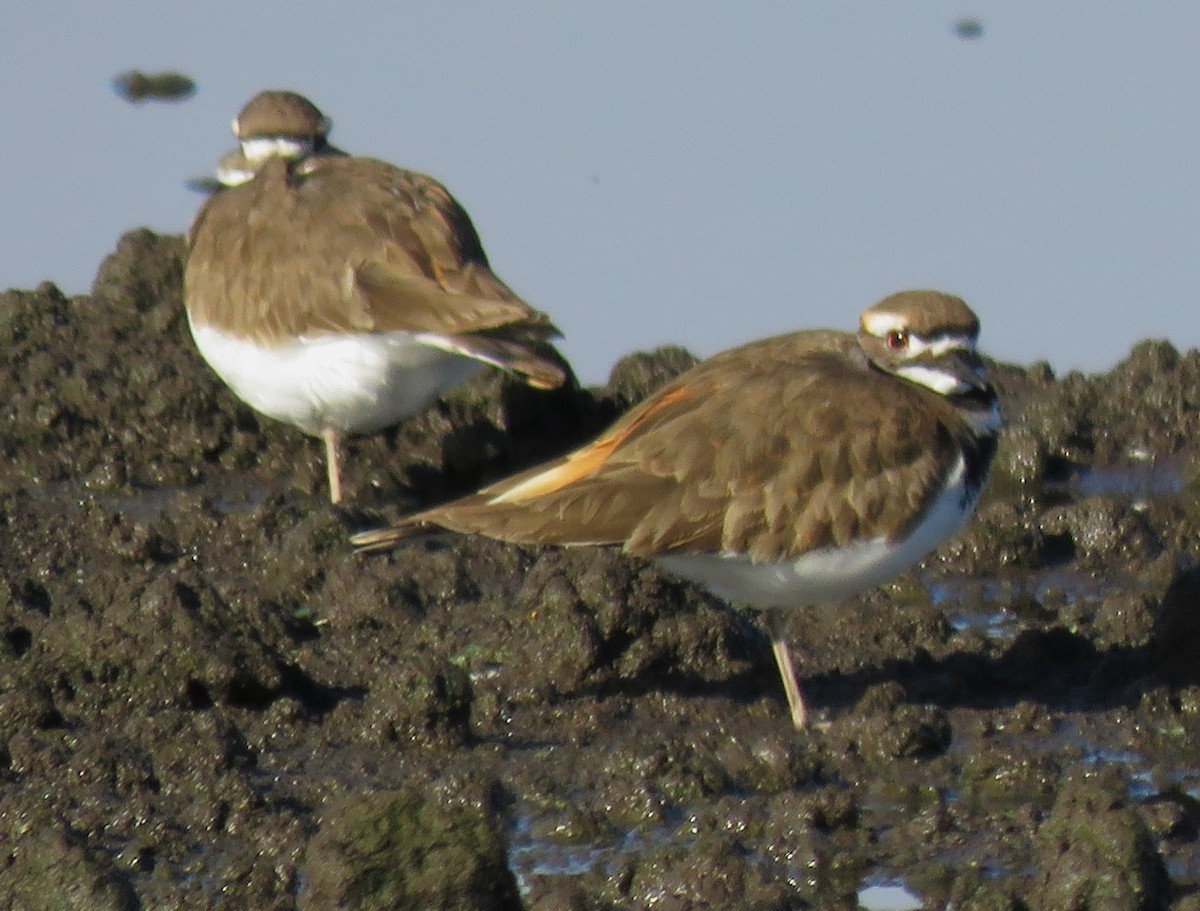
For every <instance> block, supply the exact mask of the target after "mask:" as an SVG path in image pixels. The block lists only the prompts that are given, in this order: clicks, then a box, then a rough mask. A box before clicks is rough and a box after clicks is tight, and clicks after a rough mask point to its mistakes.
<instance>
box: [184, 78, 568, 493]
mask: <svg viewBox="0 0 1200 911" xmlns="http://www.w3.org/2000/svg"><path fill="white" fill-rule="evenodd" d="M276 94H278V93H276ZM262 97H263V96H261V95H260V96H258V98H257V99H255V101H257V100H259V99H261V98H262ZM287 97H288V98H291V97H292V96H287ZM254 104H255V102H253V101H252V102H251V104H250V105H247V107H246V109H245V110H243V112H242V113H241V114H240V115H239V116H238V119H237V120H236V121H235V122H234V131H235V132H236V133H238V135H239V138H241V139H242V143H243V150H246V152H247V154H246V157H247V158H248V159H250V160H251V166H252V167H253V168H254V169H255V170H256V172H257V173H256V176H255V177H254V179H252V180H249V181H247V182H244V183H241V184H239V185H236V186H231V187H228V188H227V189H223V190H222V191H221V192H219V193H216V194H214V195H213V196H212V197H211V198H210V199H209V200H208V201H207V202H206V203H205V204H204V206H203V207H202V208H201V209H200V212H199V213H198V214H197V215H196V218H195V221H194V222H193V224H192V227H191V230H190V231H189V235H188V237H189V253H188V259H187V267H186V270H185V274H184V302H185V304H186V306H187V313H188V321H189V324H190V326H191V329H192V336H193V338H194V339H195V341H196V346H197V347H198V348H199V349H200V353H201V355H202V356H203V357H204V359H205V360H206V361H208V363H209V364H210V365H211V366H212V367H213V369H214V370H216V372H217V373H218V374H219V375H220V377H221V378H222V379H223V380H224V381H225V382H226V383H227V384H229V386H230V387H231V388H232V389H233V391H234V393H235V394H236V395H237V396H238V397H239V398H241V399H242V400H243V401H244V402H246V403H247V404H248V405H250V406H251V407H252V408H254V409H256V410H257V411H260V412H262V413H263V414H265V415H267V416H269V417H272V418H275V419H277V420H280V421H285V422H288V423H291V424H294V425H296V426H297V427H299V428H300V429H302V430H304V431H305V432H307V433H310V434H313V435H315V436H320V437H322V438H323V439H324V441H325V447H326V459H327V465H328V470H329V490H330V497H331V499H332V500H333V502H335V503H337V502H340V501H341V499H342V490H341V480H340V478H341V475H340V471H339V467H338V454H337V441H338V438H339V436H341V435H343V434H361V433H371V432H374V431H376V430H380V429H382V428H384V427H387V426H389V425H391V424H394V423H396V422H398V421H399V420H400V419H402V418H404V417H406V416H408V415H410V414H413V413H414V412H416V411H419V410H421V409H422V408H424V407H426V406H427V405H429V404H430V403H432V402H433V400H434V399H436V398H437V397H438V396H439V395H440V394H441V393H442V392H444V391H446V390H447V389H449V388H450V387H452V386H455V385H457V384H458V383H460V382H462V381H464V380H466V379H467V378H469V377H470V376H472V375H473V374H474V373H476V372H477V371H478V370H479V369H481V368H482V366H483V365H484V364H492V365H494V366H497V367H500V368H503V369H505V370H509V371H511V372H513V373H515V374H518V375H520V376H521V377H522V378H523V379H525V381H526V382H528V383H529V384H530V385H532V386H534V387H537V388H542V389H549V388H554V387H557V386H559V385H561V384H562V383H563V382H564V381H565V380H566V379H567V375H568V372H567V369H566V368H565V366H564V364H563V362H562V361H561V360H559V359H557V355H556V353H555V352H554V350H553V349H552V348H550V346H549V345H548V340H549V339H550V338H552V337H554V336H556V335H557V334H558V333H557V330H556V329H555V328H554V326H553V325H551V323H550V322H549V320H548V319H547V318H546V316H545V315H543V314H541V313H539V312H537V311H536V310H534V309H532V308H531V307H530V306H529V305H528V304H526V303H525V302H524V301H522V300H521V299H520V298H518V297H517V296H516V294H514V293H513V292H512V291H511V290H509V288H508V287H507V286H506V285H505V284H504V283H503V282H502V281H500V279H499V278H497V277H496V276H495V275H494V274H493V273H492V271H491V269H490V268H489V267H488V261H487V257H486V256H485V254H484V251H483V247H482V245H481V244H480V241H479V237H478V235H477V234H476V233H475V229H474V227H472V225H471V220H470V218H469V217H468V215H467V213H466V212H465V211H464V210H463V208H462V206H460V205H459V204H458V202H456V201H455V199H454V198H453V197H452V196H451V195H450V193H449V192H448V191H447V190H446V188H445V187H443V186H442V185H441V184H440V183H438V182H437V181H436V180H434V179H433V178H431V177H427V176H425V175H423V174H417V173H415V172H412V171H405V170H401V169H400V168H396V167H393V166H392V165H390V164H387V163H385V162H382V161H377V160H375V159H371V158H358V157H351V156H346V155H332V154H321V155H305V154H304V152H303V149H302V148H298V147H296V146H288V145H286V144H283V143H282V140H280V141H279V142H275V144H274V145H269V146H266V148H270V149H273V150H274V151H273V152H268V153H265V154H263V155H262V157H261V158H260V159H259V160H258V161H257V163H255V161H254V159H253V155H252V154H251V151H252V150H254V149H258V151H259V152H261V151H262V148H263V147H255V146H253V145H248V142H249V143H253V142H254V141H255V139H256V138H261V137H262V136H263V135H264V134H263V132H262V130H263V129H265V127H259V126H257V125H256V124H258V123H260V122H261V121H260V120H258V119H254V120H252V119H251V118H250V117H249V113H255V114H256V115H257V113H258V109H257V108H255V107H254ZM313 110H314V111H315V110H316V109H315V108H313ZM318 113H319V112H318ZM320 123H321V124H324V125H325V126H327V121H321V122H320ZM272 129H276V130H278V124H277V123H275V124H274V125H273V126H272ZM272 135H274V136H276V138H277V139H278V137H279V136H280V135H281V134H279V133H278V132H276V133H273V134H272ZM309 135H311V136H319V135H323V134H322V132H321V131H320V130H317V131H315V132H312V133H310V134H309Z"/></svg>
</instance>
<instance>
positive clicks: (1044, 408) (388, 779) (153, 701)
mask: <svg viewBox="0 0 1200 911" xmlns="http://www.w3.org/2000/svg"><path fill="white" fill-rule="evenodd" d="M181 256H182V244H181V242H180V240H179V238H173V237H156V236H155V235H153V234H151V233H150V232H147V231H136V232H132V233H131V234H129V235H127V236H126V237H124V238H122V240H121V242H120V244H119V245H118V247H117V250H116V251H115V252H114V253H113V254H112V256H110V257H109V258H108V260H106V262H105V263H104V265H103V266H102V268H101V270H100V273H99V275H98V276H97V279H96V283H95V286H94V288H93V293H92V294H91V295H88V296H81V297H76V298H66V297H64V296H63V295H62V294H61V293H60V292H59V291H58V290H57V289H56V288H54V287H53V286H51V285H43V286H42V287H39V288H38V289H36V290H34V291H9V292H7V293H5V294H3V295H0V346H2V349H3V351H4V352H5V357H4V358H3V361H2V362H0V386H2V391H3V400H4V401H5V403H6V408H5V423H4V430H3V433H2V434H0V448H2V451H3V457H4V458H3V461H2V465H3V468H2V469H0V517H2V518H3V522H4V525H5V530H6V535H5V540H4V544H3V545H0V909H4V908H14V909H15V908H54V907H72V908H84V909H92V908H95V909H133V908H150V907H153V908H162V909H169V908H179V909H184V908H187V909H198V908H231V909H232V908H239V909H240V908H256V909H272V908H277V909H293V908H316V907H322V908H324V907H354V908H373V907H380V908H383V907H387V908H407V907H413V908H418V907H419V908H464V909H465V908H480V909H485V908H486V909H500V908H517V907H528V908H538V909H551V908H554V909H560V908H574V909H639V908H651V907H654V908H727V907H733V906H737V907H741V908H752V909H759V908H761V909H782V908H798V907H813V906H820V907H837V906H842V907H853V905H854V902H855V900H856V896H857V895H859V894H860V893H861V892H862V890H863V889H864V887H866V886H877V887H882V888H896V889H898V888H901V886H902V887H903V888H904V889H907V890H909V891H910V892H913V893H915V894H916V895H919V896H920V897H921V899H922V900H923V901H924V902H925V903H926V906H929V907H945V906H946V905H947V904H951V905H953V906H954V907H957V908H985V907H986V908H1012V909H1018V908H1026V907H1029V908H1042V907H1045V908H1055V907H1071V908H1101V907H1104V908H1126V907H1128V908H1154V907H1167V906H1168V905H1170V906H1172V907H1177V908H1180V909H1183V908H1191V907H1194V906H1195V905H1194V902H1195V897H1196V895H1197V894H1200V893H1198V891H1197V890H1198V887H1200V851H1197V834H1198V832H1200V809H1198V807H1200V804H1198V803H1197V800H1198V799H1200V760H1198V759H1197V757H1198V756H1200V721H1198V719H1197V712H1198V711H1200V683H1198V682H1197V681H1200V674H1197V673H1196V672H1195V671H1194V670H1193V669H1191V668H1190V667H1189V665H1188V663H1187V662H1188V656H1189V655H1192V656H1195V655H1197V654H1200V641H1197V638H1198V636H1200V633H1198V630H1200V624H1198V623H1197V622H1196V619H1195V617H1196V616H1197V615H1198V612H1200V603H1197V601H1196V597H1195V595H1196V582H1195V572H1194V571H1193V570H1192V565H1193V561H1192V552H1193V551H1194V550H1195V546H1196V545H1195V528H1196V527H1197V502H1198V501H1197V490H1198V489H1200V488H1197V485H1196V477H1197V467H1198V466H1200V460H1198V459H1200V447H1198V446H1197V444H1196V442H1195V441H1196V440H1197V433H1198V431H1200V382H1198V381H1200V355H1198V354H1197V353H1196V352H1194V351H1192V352H1187V353H1185V354H1181V353H1179V352H1177V351H1175V350H1174V349H1173V348H1171V347H1170V346H1169V345H1166V344H1164V343H1157V342H1144V343H1141V344H1139V345H1138V346H1136V347H1135V348H1134V350H1133V351H1132V353H1131V354H1130V356H1129V358H1128V359H1127V360H1126V361H1125V362H1123V363H1122V364H1120V365H1118V366H1117V367H1116V368H1114V370H1113V371H1111V372H1110V373H1108V374H1106V375H1103V376H1095V377H1085V376H1081V375H1077V374H1072V375H1070V376H1067V377H1065V378H1063V379H1061V380H1059V379H1057V378H1055V377H1054V375H1053V373H1052V371H1051V370H1050V369H1049V368H1048V367H1046V366H1045V365H1035V366H1034V367H1031V368H1029V369H1020V368H1016V367H1010V366H1004V365H997V368H996V370H997V377H998V381H999V385H1000V387H1001V389H1002V392H1003V394H1004V400H1005V409H1006V413H1007V415H1008V417H1009V431H1008V433H1007V434H1006V436H1005V438H1004V441H1003V444H1002V448H1001V453H1000V456H999V461H998V467H997V470H996V473H995V476H994V478H993V480H992V483H991V485H990V487H989V490H988V492H987V494H986V496H985V501H984V503H983V504H982V505H981V508H980V511H979V516H978V517H977V519H976V520H975V521H973V522H972V524H971V525H970V526H969V527H968V529H967V530H966V531H965V532H964V533H963V534H962V535H961V536H960V537H959V538H957V539H956V540H955V541H953V542H951V543H949V544H948V545H947V546H945V547H944V548H942V550H941V551H939V552H938V553H937V554H936V555H934V556H932V557H931V558H930V559H929V560H927V561H926V563H925V565H924V566H923V567H922V568H921V569H920V570H919V571H918V572H914V573H911V574H909V575H908V576H906V577H904V578H903V579H901V580H899V581H898V582H896V583H895V584H893V585H891V586H889V587H887V588H886V589H885V590H882V591H878V592H874V593H872V594H869V595H866V596H863V597H862V598H859V599H855V600H853V601H851V602H848V603H846V604H841V605H829V606H825V607H821V608H817V609H812V610H808V611H802V612H801V611H798V612H795V613H794V614H792V615H791V616H790V618H789V622H790V632H791V636H792V640H793V642H794V643H795V648H796V651H797V653H798V655H799V656H800V657H801V662H802V673H803V675H804V677H805V688H806V693H807V695H808V698H809V700H810V704H811V705H812V706H813V708H814V709H815V710H816V712H817V714H818V716H819V717H821V718H824V719H827V723H826V724H824V725H823V726H822V727H820V728H818V729H817V730H814V731H812V732H811V733H806V734H803V735H797V734H796V733H795V732H794V731H793V730H792V729H791V727H790V723H789V721H788V719H787V716H786V711H785V708H784V706H783V704H782V696H781V694H780V693H779V692H778V689H779V688H778V680H777V676H776V674H775V670H774V665H773V660H772V657H771V652H770V646H769V643H768V642H767V640H766V637H765V636H764V635H763V634H762V633H761V632H760V628H759V626H758V625H757V623H756V622H755V618H754V617H753V616H752V615H751V614H748V613H742V612H738V611H736V610H734V609H732V608H730V607H729V606H728V605H725V604H722V603H721V602H719V601H717V600H715V599H713V598H711V597H709V596H708V595H706V594H704V593H703V592H700V591H698V590H696V589H694V588H692V587H690V586H687V585H685V584H683V583H680V582H678V581H676V580H674V579H672V578H670V577H669V576H667V575H665V574H664V573H662V572H660V571H659V570H657V569H656V568H655V567H653V566H651V565H648V564H645V563H642V562H639V561H635V560H630V559H627V558H625V557H623V556H622V555H620V554H618V553H615V552H613V551H611V550H603V549H584V550H578V551H556V550H544V551H543V550H538V549H534V548H520V547H509V546H503V545H499V544H495V543H492V542H489V541H483V540H473V539H463V538H454V537H450V536H445V537H431V538H425V539H419V540H415V541H412V542H408V543H406V544H405V545H404V546H403V547H400V548H398V549H397V550H396V551H395V552H393V553H391V554H389V555H385V556H382V557H372V558H364V557H361V556H357V555H355V554H352V553H351V552H350V550H349V547H348V545H347V541H346V538H347V534H348V532H349V531H350V530H351V529H352V528H355V527H359V526H361V525H362V524H365V523H367V522H373V521H379V520H380V519H383V518H386V517H387V516H389V515H394V514H395V513H396V512H397V511H399V510H407V509H409V508H412V507H413V506H415V505H418V504H419V503H421V502H428V501H433V500H437V499H441V498H443V497H445V496H449V495H451V494H454V493H458V492H462V491H465V490H468V489H471V488H473V487H474V486H476V485H477V484H478V483H480V482H481V481H483V480H486V479H488V478H493V477H496V476H499V475H501V474H504V473H507V472H509V471H511V470H513V469H514V468H517V467H520V466H523V465H527V464H530V463H531V462H533V461H535V460H537V459H540V458H543V457H546V456H548V455H550V454H551V453H554V452H558V451H561V450H563V449H565V448H567V447H568V446H570V445H573V444H575V443H577V442H578V441H580V440H582V439H584V438H586V437H587V436H589V435H590V434H593V433H595V432H596V431H598V430H599V429H600V428H602V427H603V426H605V425H606V424H607V423H608V421H610V420H611V419H612V417H613V416H615V415H616V414H617V413H618V412H619V411H620V410H622V409H624V408H626V407H628V406H629V405H630V404H631V403H632V402H634V401H636V400H638V399H639V398H641V397H642V396H644V395H645V394H646V393H647V392H648V391H650V390H651V389H652V388H654V386H655V385H657V384H658V383H661V382H662V381H663V380H664V379H666V378H668V377H670V376H673V375H675V374H676V373H678V372H679V371H680V370H682V369H685V368H686V366H687V365H688V364H689V363H690V356H688V355H687V354H686V352H682V351H681V350H679V349H667V350H664V351H662V352H657V353H651V354H641V355H636V356H634V357H631V358H629V359H627V360H625V361H623V362H622V363H621V364H620V365H618V367H617V368H616V369H615V370H614V374H613V381H612V383H611V384H610V386H609V387H607V388H602V389H594V390H585V389H579V388H574V387H572V388H568V389H565V390H562V391H561V392H558V393H554V394H547V393H540V392H535V391H532V390H529V389H527V388H525V387H523V386H521V385H520V384H514V383H510V382H508V381H506V380H504V379H503V378H502V377H500V376H499V375H497V374H495V373H489V374H487V375H484V376H481V377H479V378H478V379H476V380H475V381H473V382H472V383H470V384H468V385H467V386H465V387H463V388H462V389H459V390H456V391H454V392H452V393H451V394H449V395H448V396H447V397H446V398H445V399H444V400H442V401H441V402H439V403H438V404H437V405H435V406H434V407H433V408H431V409H429V410H428V411H427V412H426V413H424V414H422V415H419V416H416V417H414V418H413V419H412V420H410V421H408V422H406V423H405V424H404V425H402V426H401V427H399V428H396V429H394V430H392V431H389V432H387V433H384V434H380V435H378V436H376V437H372V438H367V439H362V440H357V441H352V442H351V444H350V445H349V446H348V447H347V452H346V458H345V468H346V482H347V490H348V494H349V498H350V502H352V503H353V504H354V507H355V508H354V510H353V511H351V512H337V511H334V510H332V509H331V508H330V507H329V506H328V504H327V503H326V502H325V501H324V474H323V464H322V459H321V452H320V447H319V445H318V443H317V442H316V441H314V440H310V439H308V438H306V437H304V436H303V435H301V434H300V433H299V432H298V431H294V430H292V429H291V428H288V427H284V426H281V425H278V424H274V423H272V422H270V421H267V420H266V419H261V418H259V417H258V416H256V415H255V414H254V413H253V412H251V411H249V410H248V409H247V408H245V407H244V406H242V405H241V404H240V403H238V402H237V401H236V400H235V399H234V398H233V397H232V396H231V395H230V394H229V393H228V392H227V391H226V389H225V388H224V387H223V386H222V385H221V383H220V382H219V381H218V380H217V379H216V377H215V376H214V375H213V374H212V373H211V371H210V370H209V369H208V367H207V366H206V365H205V364H204V363H203V362H202V361H201V360H200V359H199V357H198V355H197V354H196V352H195V350H194V348H193V346H192V343H191V340H190V337H189V335H188V332H187V326H186V318H185V316H184V313H183V310H182V306H181V303H180V275H181ZM985 323H986V320H985ZM1172 580H1176V581H1175V583H1174V584H1172ZM1168 592H1169V594H1168ZM1164 596H1166V597H1164ZM1193 662H1195V659H1193ZM1160 667H1161V668H1162V673H1160V672H1159V668H1160ZM864 894H865V893H864Z"/></svg>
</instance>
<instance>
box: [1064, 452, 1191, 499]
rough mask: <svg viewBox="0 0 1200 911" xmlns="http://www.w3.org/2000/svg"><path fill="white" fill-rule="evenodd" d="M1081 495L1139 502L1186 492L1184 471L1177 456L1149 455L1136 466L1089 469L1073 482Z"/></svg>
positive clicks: (1073, 486) (1073, 485) (1134, 464)
mask: <svg viewBox="0 0 1200 911" xmlns="http://www.w3.org/2000/svg"><path fill="white" fill-rule="evenodd" d="M1070 486H1071V487H1072V488H1073V489H1074V491H1075V493H1076V494H1077V495H1078V496H1082V497H1098V496H1122V497H1128V498H1129V499H1131V500H1133V501H1134V502H1135V503H1137V502H1140V501H1148V500H1151V499H1161V498H1164V497H1176V496H1179V494H1181V493H1182V492H1183V474H1182V472H1181V470H1180V465H1179V463H1178V461H1177V460H1175V459H1157V458H1153V457H1146V458H1143V459H1141V460H1139V461H1136V462H1134V463H1133V464H1132V465H1122V466H1115V467H1114V466H1110V467H1104V468H1089V469H1087V470H1085V471H1082V472H1080V474H1079V475H1078V476H1077V477H1076V478H1075V479H1074V482H1073V484H1071V485H1070Z"/></svg>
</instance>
